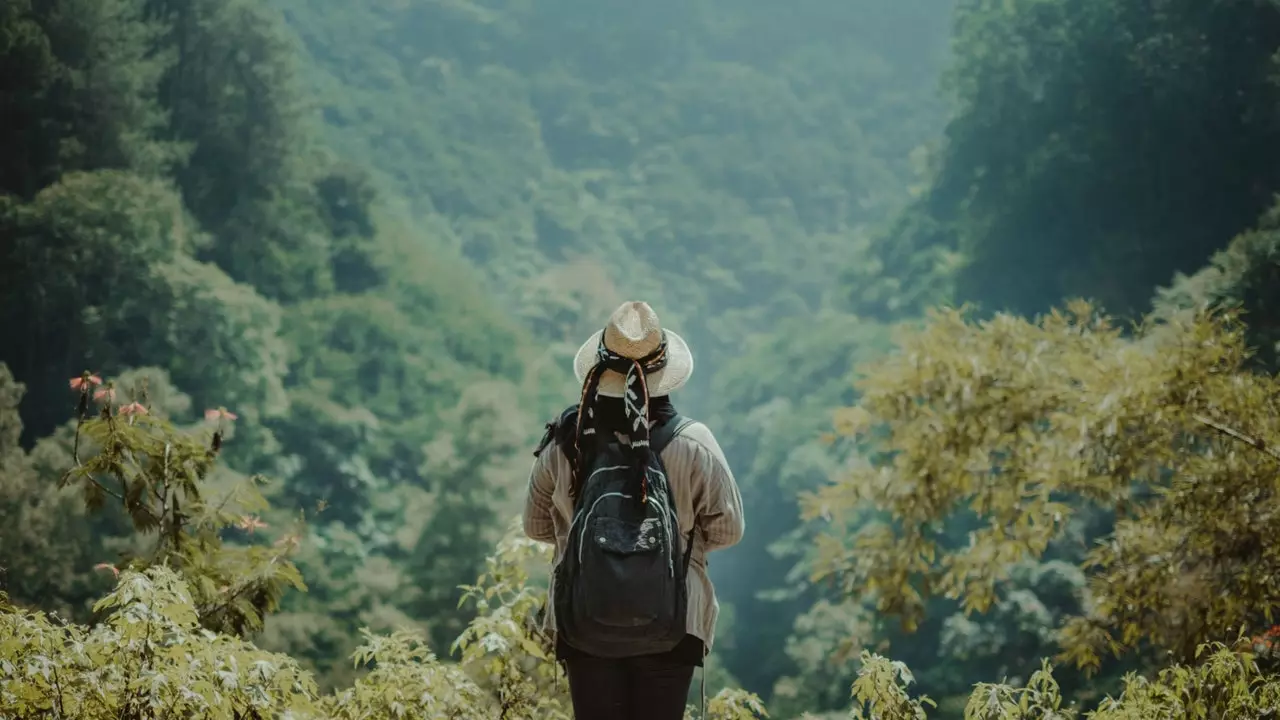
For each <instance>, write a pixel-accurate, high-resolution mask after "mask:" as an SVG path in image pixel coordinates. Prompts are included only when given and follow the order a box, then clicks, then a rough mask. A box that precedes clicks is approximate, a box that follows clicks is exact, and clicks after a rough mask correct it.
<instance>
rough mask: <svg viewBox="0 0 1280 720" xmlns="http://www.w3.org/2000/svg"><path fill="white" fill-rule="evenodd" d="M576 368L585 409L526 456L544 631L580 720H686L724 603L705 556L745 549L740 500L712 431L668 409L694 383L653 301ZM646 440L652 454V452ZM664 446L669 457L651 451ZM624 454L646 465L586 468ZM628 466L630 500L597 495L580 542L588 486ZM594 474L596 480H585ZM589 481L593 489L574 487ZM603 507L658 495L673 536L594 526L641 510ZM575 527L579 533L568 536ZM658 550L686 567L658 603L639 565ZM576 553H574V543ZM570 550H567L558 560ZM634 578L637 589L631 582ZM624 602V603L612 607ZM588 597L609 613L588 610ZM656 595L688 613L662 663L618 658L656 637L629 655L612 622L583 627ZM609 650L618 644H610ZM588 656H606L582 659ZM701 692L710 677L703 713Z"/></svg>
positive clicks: (622, 314) (573, 410) (627, 306)
mask: <svg viewBox="0 0 1280 720" xmlns="http://www.w3.org/2000/svg"><path fill="white" fill-rule="evenodd" d="M573 369H574V374H575V375H576V377H577V379H578V381H579V382H581V383H582V392H581V396H580V398H579V402H578V404H577V405H574V406H571V407H570V408H569V409H568V410H566V411H565V412H564V413H563V414H562V415H561V416H560V419H559V420H558V421H556V422H553V423H548V424H547V433H546V435H545V436H544V437H543V439H542V443H541V444H540V445H539V447H538V449H537V450H535V452H534V455H535V460H534V463H533V468H532V470H531V471H530V477H529V486H528V497H527V499H526V503H525V508H524V516H523V524H524V532H525V534H526V535H528V536H529V537H530V538H532V539H533V540H537V541H541V542H545V543H549V544H553V545H554V546H555V548H556V553H555V562H554V564H553V570H552V575H553V582H552V584H551V587H550V588H549V590H548V606H547V607H548V608H550V609H551V611H548V612H546V613H545V615H544V618H543V630H544V631H546V632H547V633H548V634H550V635H552V636H554V637H555V648H556V658H557V660H558V661H559V662H561V663H562V664H563V666H564V667H565V670H566V672H567V675H568V679H569V693H570V698H571V701H572V704H573V711H574V717H575V718H576V720H628V719H630V718H636V719H639V718H644V719H645V720H681V718H683V717H684V712H685V707H686V703H687V699H688V695H689V689H690V686H691V683H692V681H693V675H694V672H695V668H697V667H701V666H702V665H703V661H704V658H705V657H706V655H707V653H709V652H710V651H711V649H712V647H713V645H714V641H715V626H716V619H717V615H718V613H719V604H718V602H717V600H716V594H715V589H714V587H713V586H712V583H711V581H710V578H709V577H708V574H707V555H708V553H710V552H713V551H716V550H722V549H724V548H727V547H730V546H732V545H734V544H736V543H737V542H738V541H739V540H741V539H742V536H743V532H744V530H745V524H744V519H743V513H742V498H741V495H740V493H739V490H738V486H737V483H736V481H735V480H734V477H733V473H732V472H731V471H730V469H729V464H728V462H727V461H726V460H725V456H724V453H723V451H722V450H721V448H720V445H719V444H718V443H717V442H716V438H715V436H714V435H713V434H712V432H711V430H710V429H708V428H707V427H706V425H704V424H702V423H700V422H694V421H690V420H688V419H684V418H682V417H681V416H680V415H679V414H678V413H677V412H676V410H675V407H674V405H673V404H672V402H671V399H670V394H671V393H672V392H674V391H676V390H678V389H679V388H681V387H682V386H684V384H685V383H686V382H687V381H688V380H689V377H690V375H691V374H692V372H693V356H692V354H691V353H690V351H689V346H688V344H687V343H686V342H685V341H684V339H683V338H681V337H680V336H679V335H678V334H676V333H675V332H672V331H671V330H667V329H664V328H663V327H662V325H661V323H660V322H659V320H658V316H657V314H656V313H655V312H654V310H653V308H651V307H650V306H649V305H648V304H647V303H644V302H627V303H624V304H622V305H621V306H620V307H619V308H618V309H617V310H615V311H614V313H613V314H612V315H611V316H610V318H609V321H608V324H607V325H606V327H605V328H604V329H603V330H601V331H597V332H596V333H595V334H593V335H592V336H591V337H590V338H589V339H588V340H587V341H586V342H585V343H583V345H582V347H581V348H580V349H579V350H578V352H577V355H576V356H575V358H574V362H573ZM668 436H669V437H668ZM597 438H598V440H597ZM651 440H652V441H653V443H654V446H653V448H649V442H650V441H651ZM659 442H662V443H664V446H663V447H661V448H658V447H657V445H658V444H659ZM649 450H653V452H651V453H649V454H650V455H656V456H657V459H658V462H657V463H656V464H651V465H645V463H646V462H652V461H650V460H646V459H645V455H644V452H645V451H649ZM632 451H637V452H640V453H641V454H640V455H639V456H637V458H638V459H636V458H633V461H629V462H622V463H620V464H618V463H615V464H614V465H612V466H608V467H601V465H602V463H601V462H595V464H594V465H593V464H592V463H593V459H592V453H608V452H632ZM604 464H606V465H607V463H604ZM624 466H625V467H626V468H631V470H634V469H635V468H636V467H641V466H644V467H648V468H650V470H649V471H648V472H647V473H645V472H640V473H639V479H638V480H637V479H635V478H627V479H624V480H618V482H630V483H633V484H632V485H630V486H627V487H629V488H631V489H630V490H628V491H626V492H604V493H603V494H601V491H600V490H596V493H597V496H598V497H597V498H596V500H595V501H594V503H593V505H592V508H591V511H590V512H591V513H594V514H595V515H596V516H597V517H596V518H595V520H594V523H595V524H593V525H591V528H592V537H591V538H584V537H583V536H584V535H585V529H586V526H587V524H589V523H591V522H592V517H591V516H590V514H588V517H587V518H586V519H585V520H581V522H582V523H583V525H582V527H583V532H579V531H578V530H577V528H576V527H575V526H574V522H575V518H581V514H580V512H579V511H580V510H581V509H582V508H581V506H580V505H581V503H580V501H581V498H582V497H583V496H590V495H591V493H592V492H593V487H594V486H596V485H598V484H603V483H606V482H610V481H608V480H606V479H602V477H597V475H598V473H600V472H601V471H609V470H614V469H615V468H621V467H624ZM593 467H594V468H597V469H595V470H591V469H592V468H593ZM589 470H590V471H591V472H590V474H589V477H585V478H584V477H582V476H584V475H588V471H589ZM664 475H665V481H666V486H665V487H668V488H669V493H668V494H667V495H666V496H663V495H662V492H663V487H664V486H663V485H662V482H663V480H664V477H663V476H664ZM637 482H639V483H640V484H641V486H642V487H641V488H640V493H639V494H637V493H635V492H634V490H635V487H636V486H635V485H634V483H637ZM646 483H647V484H646ZM610 495H617V496H619V497H621V498H629V497H633V496H646V495H647V496H648V497H650V498H653V497H658V498H659V500H651V501H650V502H649V503H648V505H651V506H652V507H657V508H661V507H662V502H661V500H662V499H663V498H665V499H666V500H667V501H669V502H670V505H671V506H672V507H673V508H674V516H675V517H674V518H671V519H672V520H673V521H674V525H673V529H672V530H671V531H670V532H669V533H666V534H663V533H662V532H658V531H654V532H658V534H657V535H654V534H653V532H650V530H651V529H652V528H654V527H658V528H661V527H663V518H664V516H663V514H662V512H660V511H659V512H656V513H655V512H650V513H649V515H648V516H647V517H648V518H649V520H637V523H633V524H631V525H628V524H627V523H626V521H625V520H616V521H615V520H614V519H612V518H608V517H600V516H602V515H607V514H609V512H616V513H618V514H619V517H623V518H625V516H626V514H627V513H628V512H632V511H631V510H627V507H631V508H635V506H626V505H622V504H620V505H617V506H616V507H615V508H614V510H610V511H605V510H602V508H604V507H606V505H607V497H608V496H610ZM615 500H616V501H617V502H618V503H622V500H620V499H617V498H615ZM602 502H604V503H606V504H605V505H602V504H601V503H602ZM647 507H648V506H646V509H647ZM639 512H641V513H643V512H645V510H639ZM639 517H640V516H633V518H639ZM601 523H603V524H601ZM571 528H574V530H575V532H574V533H572V534H571V533H570V529H571ZM597 528H605V530H599V531H597ZM676 528H678V529H679V531H680V532H679V533H676V530H675V529H676ZM611 533H612V534H611ZM646 533H649V535H646ZM596 535H599V537H598V540H599V542H600V544H601V545H602V546H608V545H610V544H617V543H622V542H623V541H624V540H625V541H628V542H630V545H629V546H627V547H623V548H620V549H619V548H614V549H615V550H616V552H615V553H614V554H612V555H608V554H607V553H606V554H605V555H601V556H600V557H602V558H603V559H601V560H598V561H592V560H590V553H592V552H593V551H595V550H597V549H598V548H594V547H592V546H593V545H594V543H592V542H590V540H595V539H597V538H596V537H595V536H596ZM655 538H657V539H658V540H663V541H667V542H671V543H673V545H674V547H675V550H673V551H671V552H672V553H674V554H675V555H676V556H677V558H678V559H681V558H679V556H683V558H682V559H683V563H682V564H683V568H684V571H685V572H684V573H683V582H682V583H679V584H680V585H681V587H679V588H678V591H679V592H678V593H676V594H675V595H671V594H663V593H662V592H659V588H660V587H661V586H662V584H663V582H662V581H663V580H664V578H663V577H660V576H653V577H654V578H656V580H651V579H650V578H649V577H648V576H644V577H641V576H642V575H643V573H645V572H648V571H649V570H648V569H649V568H650V567H663V566H662V565H661V563H658V564H656V565H655V564H654V563H652V562H649V563H648V564H647V565H646V564H644V563H645V562H646V561H644V560H638V559H636V558H641V557H643V556H644V555H643V554H644V552H648V551H649V549H650V548H653V547H654V545H655V544H656V542H655ZM686 541H687V542H686ZM578 542H582V545H581V546H579V545H576V544H575V543H578ZM570 548H573V551H572V552H568V553H566V550H567V549H570ZM606 549H608V548H607V547H606ZM584 552H586V553H587V556H586V557H585V559H584V555H583V553H584ZM566 555H567V556H568V557H566ZM593 562H595V563H596V564H595V565H593V564H592V563H593ZM600 563H604V564H603V565H601V564H600ZM628 563H630V564H628ZM680 564H681V563H677V566H679V565H680ZM566 567H576V568H577V570H578V571H577V573H576V574H574V575H573V577H572V578H566V572H567V571H565V568H566ZM593 567H594V568H597V570H596V571H597V572H605V570H600V569H599V568H606V569H607V572H609V573H612V575H607V576H606V575H596V576H593V575H591V572H593V570H592V568H593ZM629 572H633V573H635V574H636V575H637V577H635V578H632V577H628V575H627V573H629ZM672 573H673V577H677V578H678V577H680V575H675V574H674V573H675V571H672ZM574 580H576V581H577V582H579V583H580V585H579V586H578V587H577V589H573V588H571V589H566V588H570V583H571V582H573V581H574ZM671 584H676V581H674V580H673V581H672V583H671ZM557 591H559V592H557ZM611 593H612V595H610V594H611ZM619 593H624V595H623V596H622V597H619ZM592 596H598V597H601V598H605V600H607V602H604V604H603V605H601V602H594V603H593V601H592ZM659 597H662V598H674V601H673V602H674V603H675V604H674V605H672V604H670V603H668V605H669V607H675V608H683V612H682V613H680V615H681V617H679V619H678V625H675V628H676V630H675V631H674V634H673V632H666V634H664V635H663V636H662V637H663V638H665V640H664V641H663V642H664V644H661V645H660V647H662V648H663V649H662V650H660V651H657V652H626V651H625V648H629V647H630V648H634V647H659V645H656V644H654V643H653V642H652V638H653V637H656V635H655V634H654V633H652V632H648V631H646V633H647V634H645V637H646V639H645V640H644V641H643V642H640V643H639V644H637V643H635V642H632V643H631V644H628V643H629V642H630V641H629V640H627V639H626V638H625V637H622V636H623V635H624V634H625V630H618V629H617V628H622V627H625V626H626V625H627V624H628V623H627V622H626V621H619V622H617V623H614V624H613V625H612V626H610V624H609V621H608V620H603V621H601V623H597V624H591V623H590V620H591V618H590V617H589V616H590V613H591V612H597V614H608V613H609V612H613V613H614V614H615V615H616V614H618V613H621V612H622V610H621V609H620V608H621V607H622V606H628V605H630V606H635V605H636V604H637V603H641V602H651V601H652V602H657V600H654V599H655V598H659ZM583 598H586V600H583ZM662 602H667V601H666V600H663V601H662ZM574 603H577V605H574ZM610 603H612V605H610ZM584 605H585V606H593V605H601V607H603V608H604V609H600V608H594V609H593V608H592V607H588V608H587V609H584V607H583V606H584ZM633 609H634V608H633ZM651 609H652V613H650V610H651ZM663 610H664V608H656V609H653V608H648V607H642V608H641V611H636V612H638V613H639V614H640V615H643V616H644V617H645V618H647V619H652V618H654V617H662V615H663ZM629 612H630V611H629ZM636 612H633V614H636ZM566 618H567V619H566ZM584 618H585V619H584ZM571 620H572V621H574V622H575V623H577V624H575V625H574V627H575V629H576V630H577V633H576V635H571V636H568V637H566V634H567V633H565V632H559V630H561V629H562V628H561V627H560V626H562V625H565V626H567V625H568V624H569V622H570V621H571ZM578 621H581V622H580V623H579V622H578ZM636 622H639V621H636ZM654 622H656V621H654ZM632 624H635V623H632ZM610 627H613V628H614V629H615V631H616V632H617V633H618V637H617V638H615V637H613V636H607V634H606V635H600V633H605V631H606V630H608V628H610ZM592 632H596V633H597V636H593V635H592V634H591V633H592ZM628 637H632V638H635V637H638V635H635V634H633V635H631V636H628ZM618 638H621V639H618ZM614 640H617V642H616V643H615V644H613V645H610V644H609V642H612V641H614ZM593 642H594V643H595V644H592V643H593ZM637 642H639V641H637ZM644 643H650V644H649V645H648V646H646V645H644ZM575 644H576V645H578V646H581V647H575ZM583 647H586V648H588V649H585V650H584V649H583ZM596 647H599V648H607V649H608V650H610V652H604V651H601V652H592V651H591V650H590V648H596ZM704 672H705V669H704ZM705 689H706V687H705V679H704V683H703V703H704V705H705V701H706V696H705V695H706V694H705Z"/></svg>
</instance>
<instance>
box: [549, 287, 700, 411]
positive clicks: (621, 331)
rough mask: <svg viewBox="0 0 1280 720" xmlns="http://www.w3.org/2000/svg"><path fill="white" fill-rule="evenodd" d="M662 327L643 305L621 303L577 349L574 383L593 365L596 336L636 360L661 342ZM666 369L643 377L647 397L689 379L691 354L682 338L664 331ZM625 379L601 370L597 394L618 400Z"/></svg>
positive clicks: (598, 341)
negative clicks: (647, 390)
mask: <svg viewBox="0 0 1280 720" xmlns="http://www.w3.org/2000/svg"><path fill="white" fill-rule="evenodd" d="M662 333H663V329H662V325H661V323H659V322H658V314H657V313H655V312H654V311H653V308H651V307H649V304H648V303H646V302H640V301H631V302H625V303H623V304H622V305H620V306H619V307H618V309H617V310H614V311H613V315H610V316H609V324H608V325H606V326H605V328H604V330H599V331H597V332H596V333H594V334H593V335H592V336H591V337H589V338H587V341H586V342H585V343H583V344H582V347H580V348H578V353H577V355H575V356H574V358H573V374H574V375H576V376H577V378H578V382H582V381H583V380H585V379H586V377H587V373H588V372H590V371H591V368H592V367H594V366H595V364H596V348H598V347H599V346H600V337H601V336H602V335H603V336H604V344H605V347H607V348H609V349H610V350H612V351H613V352H615V353H617V354H619V355H621V356H623V357H626V358H633V359H636V360H639V359H640V358H643V357H645V356H646V355H648V354H649V353H651V352H653V351H654V350H656V349H657V348H658V345H660V344H661V343H662ZM666 333H667V366H666V367H664V368H663V369H661V370H658V371H657V372H654V373H652V374H650V375H646V376H645V381H646V384H647V385H648V387H649V395H650V396H651V397H659V396H662V395H667V394H669V393H671V392H673V391H675V390H677V389H679V388H680V387H682V386H683V385H684V384H685V382H687V381H688V380H689V376H690V375H692V374H693V354H692V353H690V352H689V345H688V344H687V343H685V341H684V338H682V337H680V336H679V335H677V334H675V333H674V332H672V331H671V330H667V331H666ZM624 383H625V378H624V377H623V375H622V374H621V373H616V372H614V371H612V370H605V371H604V374H603V375H602V376H601V377H600V387H599V389H598V392H599V393H600V394H601V395H603V396H605V397H622V395H623V386H624Z"/></svg>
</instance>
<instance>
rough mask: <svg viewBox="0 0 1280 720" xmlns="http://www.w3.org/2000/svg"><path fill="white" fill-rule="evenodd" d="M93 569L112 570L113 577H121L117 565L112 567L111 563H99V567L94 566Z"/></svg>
mask: <svg viewBox="0 0 1280 720" xmlns="http://www.w3.org/2000/svg"><path fill="white" fill-rule="evenodd" d="M93 569H94V570H110V571H111V574H112V575H114V576H116V577H120V569H119V568H117V567H116V566H115V565H112V564H111V563H98V564H97V565H94V566H93Z"/></svg>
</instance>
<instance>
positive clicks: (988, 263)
mask: <svg viewBox="0 0 1280 720" xmlns="http://www.w3.org/2000/svg"><path fill="white" fill-rule="evenodd" d="M953 47H954V48H955V58H954V60H953V63H954V64H953V66H952V68H951V69H950V71H949V82H948V87H949V91H950V93H951V95H952V96H953V97H954V100H955V102H956V104H957V108H956V111H955V115H954V117H953V118H952V119H951V121H950V122H949V123H948V125H947V130H946V134H945V144H944V146H943V147H942V149H941V150H940V151H939V153H938V155H937V157H936V158H935V159H934V160H933V164H934V166H935V167H934V168H933V170H932V173H933V179H932V182H931V184H930V186H929V188H928V191H927V192H926V193H924V194H923V195H922V196H921V197H920V198H919V199H918V200H917V201H916V202H915V204H914V206H913V207H912V209H911V210H910V211H909V212H908V213H907V214H906V215H905V216H903V217H902V218H900V220H899V222H898V223H897V224H896V225H895V227H894V228H893V230H892V231H891V232H890V233H889V235H888V237H887V239H886V245H887V247H886V251H887V253H888V254H889V256H890V258H889V266H890V268H891V270H892V271H893V272H895V273H897V274H899V276H901V277H904V278H905V277H906V276H908V275H909V274H910V273H912V272H913V270H914V269H915V268H913V266H912V264H913V261H914V260H913V259H914V258H915V257H916V256H915V255H913V253H915V252H917V251H919V250H921V249H924V248H928V247H930V246H935V245H936V246H941V247H945V248H949V249H953V250H956V251H959V252H960V253H962V254H963V255H964V256H965V259H966V264H965V266H964V269H963V270H962V271H961V272H960V274H959V277H958V290H959V293H960V295H961V296H962V297H963V298H964V299H966V300H970V299H971V300H976V301H980V302H982V303H983V304H984V305H988V306H991V307H992V308H993V309H996V310H1000V309H1009V310H1015V311H1020V312H1037V311H1040V310H1043V309H1045V308H1047V307H1049V306H1050V305H1052V304H1053V303H1055V302H1057V301H1058V300H1059V299H1060V298H1062V297H1064V296H1073V295H1083V296H1087V297H1090V298H1095V299H1097V300H1098V301H1099V302H1101V303H1102V304H1103V305H1104V306H1105V307H1107V308H1108V310H1110V311H1112V312H1116V313H1120V314H1122V315H1132V314H1133V313H1135V312H1142V311H1143V310H1145V309H1146V308H1147V307H1148V303H1149V298H1150V294H1151V288H1152V287H1154V286H1156V285H1162V284H1165V283H1167V282H1169V281H1170V280H1171V279H1172V278H1173V275H1174V274H1175V272H1183V273H1190V272H1193V271H1194V270H1196V269H1198V268H1199V267H1200V265H1202V264H1203V263H1204V262H1206V261H1207V260H1208V259H1209V256H1210V255H1212V254H1213V252H1214V251H1216V250H1218V249H1219V248H1221V247H1223V246H1224V245H1225V243H1226V242H1227V241H1228V240H1229V239H1230V238H1231V237H1233V236H1235V235H1236V234H1237V233H1239V232H1241V231H1243V230H1245V229H1247V228H1249V227H1251V226H1252V225H1253V224H1254V222H1255V221H1256V220H1257V218H1258V216H1259V215H1260V214H1261V213H1262V212H1263V211H1264V210H1265V209H1266V208H1268V207H1269V206H1270V205H1271V203H1272V195H1273V193H1275V192H1276V191H1277V190H1280V168H1278V167H1277V165H1276V163H1274V162H1273V158H1274V157H1275V155H1276V154H1277V152H1280V116H1278V115H1277V112H1278V111H1277V108H1280V85H1277V83H1276V74H1275V73H1276V69H1275V64H1274V57H1275V53H1276V51H1277V49H1278V48H1280V7H1277V6H1276V4H1275V3H1272V2H1239V1H1237V0H1173V1H1172V2H1160V3H1152V2H1145V1H1144V0H1122V1H1119V2H1085V3H1080V2H1071V1H1070V0H1039V1H1037V2H1021V3H1007V2H1002V1H1001V0H968V1H966V2H963V3H962V4H961V5H960V7H959V9H958V10H957V20H956V27H955V36H954V39H953Z"/></svg>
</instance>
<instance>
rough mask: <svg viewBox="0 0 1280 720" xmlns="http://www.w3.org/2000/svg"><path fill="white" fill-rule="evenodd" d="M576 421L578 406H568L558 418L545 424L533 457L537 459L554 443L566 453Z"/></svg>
mask: <svg viewBox="0 0 1280 720" xmlns="http://www.w3.org/2000/svg"><path fill="white" fill-rule="evenodd" d="M577 421H578V406H577V405H570V406H569V407H567V408H565V410H564V411H563V412H561V413H560V416H559V417H557V418H556V419H555V420H552V421H551V422H549V423H547V424H546V428H547V431H546V432H545V433H544V434H543V435H542V440H541V441H539V443H538V447H537V449H536V450H534V451H533V456H534V457H537V456H539V455H541V454H542V451H543V450H546V449H547V446H548V445H550V444H551V443H553V442H554V443H556V444H557V445H559V446H560V448H561V449H563V450H565V451H566V452H568V441H569V440H571V439H572V437H571V436H572V434H573V428H574V426H575V425H576V424H577Z"/></svg>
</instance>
